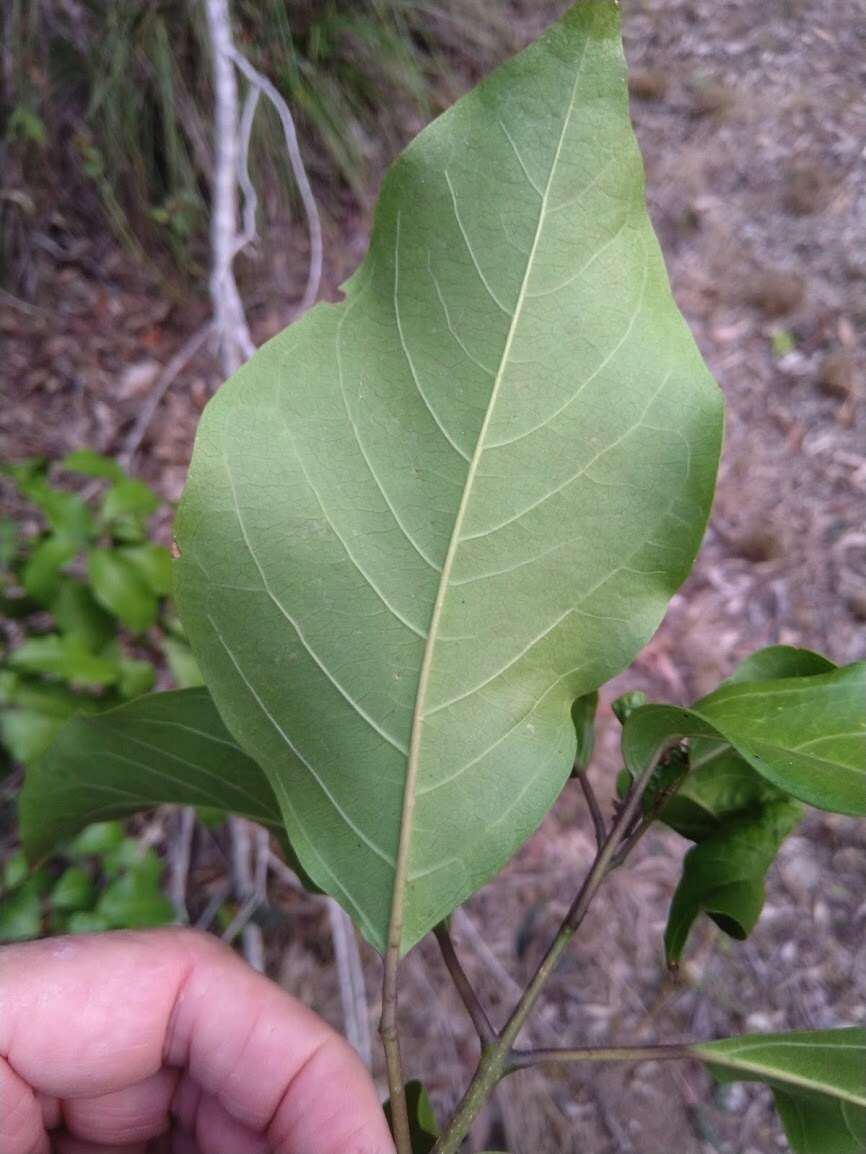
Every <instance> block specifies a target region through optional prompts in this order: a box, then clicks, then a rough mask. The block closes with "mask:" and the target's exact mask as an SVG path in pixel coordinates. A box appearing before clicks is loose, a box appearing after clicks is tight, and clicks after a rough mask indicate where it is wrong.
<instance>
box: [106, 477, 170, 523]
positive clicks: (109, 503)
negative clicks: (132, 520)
mask: <svg viewBox="0 0 866 1154" xmlns="http://www.w3.org/2000/svg"><path fill="white" fill-rule="evenodd" d="M159 506H160V499H159V497H157V495H156V493H154V491H153V489H151V488H150V487H149V486H148V485H145V483H144V482H143V481H138V480H136V479H135V478H134V477H124V478H123V479H122V480H120V481H117V482H116V484H114V485H112V486H111V488H110V489H108V490H107V491H106V493H105V497H104V498H103V501H102V519H103V521H105V522H107V523H110V522H112V521H115V520H117V519H118V518H120V517H127V516H133V517H137V518H142V519H143V518H146V517H149V516H150V515H151V514H152V513H155V512H156V510H157V509H158V508H159Z"/></svg>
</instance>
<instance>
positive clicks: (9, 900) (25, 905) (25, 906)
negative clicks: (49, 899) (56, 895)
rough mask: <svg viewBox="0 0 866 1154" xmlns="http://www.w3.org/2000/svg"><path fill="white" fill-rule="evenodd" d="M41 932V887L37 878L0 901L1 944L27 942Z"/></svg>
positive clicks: (20, 886)
mask: <svg viewBox="0 0 866 1154" xmlns="http://www.w3.org/2000/svg"><path fill="white" fill-rule="evenodd" d="M41 932H42V898H41V885H40V883H39V880H38V879H37V878H28V879H27V881H25V882H22V883H21V884H20V885H18V886H17V888H16V889H14V890H13V891H12V892H11V893H10V894H7V895H5V896H3V898H2V900H0V942H21V941H26V940H27V939H28V938H38V937H39V935H40V933H41Z"/></svg>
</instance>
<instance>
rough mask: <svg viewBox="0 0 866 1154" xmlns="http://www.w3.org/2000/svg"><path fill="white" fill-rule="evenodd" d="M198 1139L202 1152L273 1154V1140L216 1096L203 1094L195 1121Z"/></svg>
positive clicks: (208, 1153) (214, 1153)
mask: <svg viewBox="0 0 866 1154" xmlns="http://www.w3.org/2000/svg"><path fill="white" fill-rule="evenodd" d="M195 1138H196V1143H197V1144H198V1148H199V1150H200V1151H201V1154H225V1152H226V1151H227V1150H231V1152H232V1154H271V1143H270V1141H269V1140H268V1139H267V1138H266V1137H265V1136H264V1135H263V1134H256V1133H255V1131H253V1130H251V1129H250V1128H249V1126H245V1125H244V1124H243V1122H238V1120H237V1119H236V1118H233V1117H232V1116H231V1114H229V1112H228V1110H226V1108H225V1106H223V1105H222V1103H221V1102H219V1101H218V1100H217V1099H216V1098H213V1097H211V1095H210V1094H204V1095H202V1097H201V1099H200V1101H199V1105H198V1113H197V1114H196V1120H195Z"/></svg>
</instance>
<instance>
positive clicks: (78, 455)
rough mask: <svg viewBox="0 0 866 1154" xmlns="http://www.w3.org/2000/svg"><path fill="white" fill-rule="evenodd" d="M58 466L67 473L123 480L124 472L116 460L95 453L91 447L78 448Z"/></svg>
mask: <svg viewBox="0 0 866 1154" xmlns="http://www.w3.org/2000/svg"><path fill="white" fill-rule="evenodd" d="M60 467H61V468H62V469H66V470H67V472H69V473H81V474H82V475H83V476H85V477H100V478H105V479H106V480H109V481H121V480H123V477H124V473H123V469H121V467H120V465H118V463H117V461H115V460H113V458H111V457H105V456H103V454H102V453H96V452H94V451H93V449H78V450H76V451H75V452H74V453H70V454H69V455H68V456H66V457H64V458H63V460H62V461H61V462H60Z"/></svg>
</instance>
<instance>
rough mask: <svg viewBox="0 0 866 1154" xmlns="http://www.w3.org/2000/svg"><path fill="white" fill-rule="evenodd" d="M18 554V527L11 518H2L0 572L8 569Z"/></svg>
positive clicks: (0, 529)
mask: <svg viewBox="0 0 866 1154" xmlns="http://www.w3.org/2000/svg"><path fill="white" fill-rule="evenodd" d="M17 552H18V526H17V525H16V523H15V522H14V521H13V520H12V519H11V518H9V517H0V570H2V569H8V568H9V566H10V565H11V564H12V562H13V561H14V559H15V556H16V554H17Z"/></svg>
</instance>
